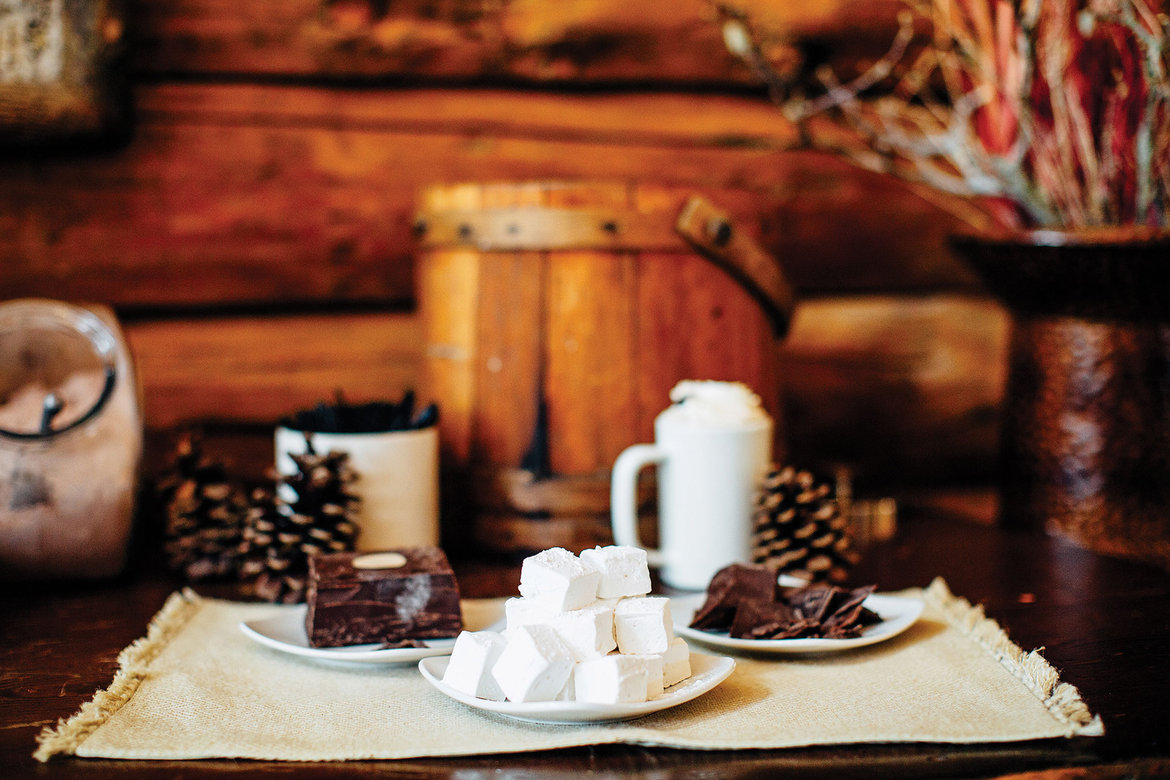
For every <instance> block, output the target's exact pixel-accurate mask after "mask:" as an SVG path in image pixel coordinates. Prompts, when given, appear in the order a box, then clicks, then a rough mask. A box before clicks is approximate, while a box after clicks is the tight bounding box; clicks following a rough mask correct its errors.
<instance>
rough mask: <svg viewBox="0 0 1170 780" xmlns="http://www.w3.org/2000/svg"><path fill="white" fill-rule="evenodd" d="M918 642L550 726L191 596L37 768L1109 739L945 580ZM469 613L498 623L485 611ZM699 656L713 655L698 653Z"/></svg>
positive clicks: (43, 740)
mask: <svg viewBox="0 0 1170 780" xmlns="http://www.w3.org/2000/svg"><path fill="white" fill-rule="evenodd" d="M912 593H914V594H915V595H920V596H921V597H922V598H923V599H924V601H925V603H926V609H925V610H924V612H923V616H922V618H921V619H920V620H919V621H918V623H916V624H915V625H914V626H912V627H911V628H910V629H909V630H908V631H906V632H905V633H904V634H902V635H901V636H898V637H896V638H894V639H892V640H889V641H887V642H884V643H882V644H879V645H874V646H871V647H869V648H864V649H861V650H857V651H851V652H848V653H838V654H832V655H826V656H820V657H795V656H784V657H772V658H758V657H757V658H748V657H742V656H741V657H739V658H737V667H736V669H735V672H734V673H733V674H732V675H731V677H730V678H728V679H727V680H726V681H724V682H723V683H722V684H721V685H720V686H718V687H717V688H715V689H714V690H712V691H711V692H709V693H707V694H706V695H704V696H701V697H699V698H698V699H695V700H693V701H691V702H688V703H686V704H683V705H681V706H678V707H676V708H673V709H670V710H665V711H662V712H659V713H655V714H653V715H649V716H646V717H644V718H640V719H638V720H632V721H625V722H621V723H607V724H590V725H542V724H532V723H525V722H520V721H515V720H511V719H508V718H504V717H502V716H498V715H493V714H489V713H482V712H479V711H476V710H472V709H470V708H468V707H465V706H464V705H462V704H459V703H458V702H454V701H451V700H449V699H447V698H446V697H445V696H443V695H442V694H441V693H439V692H438V691H436V690H434V689H433V688H431V686H430V685H428V684H427V682H426V681H425V680H424V679H423V678H422V676H421V675H420V674H419V672H418V669H417V668H416V667H415V665H413V664H409V665H404V666H364V667H359V666H345V667H341V666H337V665H324V664H320V663H316V662H314V661H312V660H310V659H304V658H298V657H295V656H292V655H288V654H284V653H281V652H279V651H276V650H272V649H268V648H265V647H262V646H260V645H258V644H256V643H255V642H253V641H251V640H250V639H248V638H247V637H246V636H244V635H243V634H242V633H241V632H240V630H239V627H238V624H239V622H240V621H241V620H247V619H252V618H255V617H258V616H262V615H266V614H271V613H272V611H273V610H277V609H287V607H276V606H272V605H257V604H241V603H236V602H227V601H218V600H212V599H204V598H201V597H199V596H198V595H196V594H194V593H192V592H189V591H188V592H184V593H176V594H174V595H172V596H171V598H170V599H169V600H168V602H167V604H166V606H165V607H164V608H163V609H162V610H161V611H160V612H159V614H158V615H157V616H156V617H155V618H154V620H153V621H152V623H151V626H150V628H149V630H148V633H147V635H146V636H145V637H143V638H142V639H140V640H138V641H137V642H135V643H134V644H132V645H131V646H130V647H128V648H126V649H125V650H124V651H123V652H122V655H121V657H120V658H119V665H120V668H119V670H118V672H117V673H116V675H115V677H114V681H113V683H112V684H111V686H110V687H109V688H108V689H106V690H104V691H99V692H98V693H97V694H96V696H95V697H94V699H93V700H92V701H90V702H87V703H86V704H85V705H84V706H83V707H82V709H81V711H80V712H79V713H77V714H76V715H74V716H73V717H72V718H70V719H68V720H67V721H62V722H61V723H59V724H58V726H57V728H55V729H46V730H45V732H44V733H42V734H41V736H40V739H39V742H40V747H39V749H38V750H37V752H36V755H37V757H38V758H39V759H41V760H46V759H48V758H50V757H51V756H53V755H58V754H75V755H78V756H90V757H102V758H136V759H190V758H211V757H222V758H255V759H276V760H295V761H319V760H345V759H378V758H407V757H420V756H455V755H469V754H486V753H507V752H520V751H531V750H545V749H550V748H557V747H568V746H576V745H591V744H601V743H619V742H620V743H631V744H639V745H659V746H668V747H677V748H705V749H738V748H783V747H795V746H804V745H817V744H830V743H842V744H843V743H864V742H943V743H974V742H1002V741H1017V740H1028V739H1039V738H1051V737H1070V736H1078V735H1100V734H1101V733H1103V729H1102V725H1101V722H1100V720H1099V719H1098V718H1097V717H1095V716H1093V715H1092V714H1091V713H1090V712H1089V710H1088V707H1087V706H1086V705H1085V703H1084V702H1083V701H1082V700H1081V697H1080V694H1079V693H1078V692H1077V690H1076V689H1075V688H1074V687H1072V686H1071V685H1068V684H1066V683H1062V682H1060V680H1059V676H1058V673H1057V671H1056V670H1055V669H1054V668H1053V667H1052V666H1051V665H1050V664H1048V663H1047V662H1046V661H1045V660H1044V659H1043V658H1042V657H1041V656H1040V655H1039V654H1038V653H1036V652H1031V653H1026V652H1024V651H1022V650H1021V649H1020V648H1019V647H1017V646H1016V645H1014V644H1013V643H1012V642H1011V640H1010V639H1009V638H1008V636H1007V635H1006V634H1005V633H1004V632H1003V630H1002V629H1001V628H1000V627H999V626H998V625H997V624H995V623H994V622H993V621H991V620H989V619H987V618H985V617H984V615H983V612H982V610H981V609H980V608H978V607H973V606H971V605H970V604H968V603H967V602H966V601H964V600H962V599H959V598H956V597H954V596H952V595H951V593H950V591H949V590H948V589H947V587H946V584H945V583H944V582H942V581H941V580H936V581H935V582H934V583H932V584H931V585H930V587H928V588H926V589H924V590H922V591H913V592H912ZM466 604H467V607H466V608H467V610H469V611H478V612H479V614H482V611H483V610H499V609H500V604H501V602H500V601H469V602H466ZM692 651H694V652H702V651H701V650H700V649H699V648H698V647H695V646H692Z"/></svg>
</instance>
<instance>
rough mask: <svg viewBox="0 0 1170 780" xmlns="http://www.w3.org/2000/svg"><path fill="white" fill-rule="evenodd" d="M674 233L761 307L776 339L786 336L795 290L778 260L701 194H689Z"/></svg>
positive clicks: (794, 303) (793, 304)
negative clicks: (726, 275) (722, 271)
mask: <svg viewBox="0 0 1170 780" xmlns="http://www.w3.org/2000/svg"><path fill="white" fill-rule="evenodd" d="M675 230H676V231H677V232H678V234H679V235H680V236H682V237H683V239H684V240H686V242H687V243H688V244H690V245H691V246H692V247H694V249H695V250H696V251H697V252H698V253H699V254H701V255H702V256H703V257H705V258H707V259H708V260H710V261H711V262H712V263H714V264H715V265H717V266H719V267H720V268H722V269H723V270H724V271H726V272H727V273H728V274H730V275H731V277H732V278H733V279H735V281H736V282H738V283H739V284H740V286H742V287H743V288H744V289H745V290H747V292H748V294H750V295H751V296H752V297H753V298H754V299H755V300H756V302H757V303H759V304H760V306H762V307H763V309H764V314H765V316H766V317H767V318H768V322H769V324H770V325H771V326H772V333H773V335H774V336H775V337H776V338H777V339H779V338H783V337H784V335H785V334H787V333H788V327H789V325H790V324H791V322H792V313H793V311H794V310H795V308H796V291H795V290H794V289H793V287H792V284H791V283H790V282H789V281H788V277H786V276H785V275H784V271H783V270H782V269H781V268H780V263H779V261H777V260H776V258H774V257H773V256H772V255H770V254H769V253H768V252H767V251H766V250H765V249H764V248H763V247H761V246H760V245H759V244H758V243H757V242H756V241H755V240H754V239H753V238H752V237H751V236H750V235H748V234H747V232H746V231H743V230H737V229H736V228H735V226H734V225H733V224H732V219H731V215H730V214H728V213H727V212H726V211H724V210H722V209H720V208H719V207H717V206H716V205H715V204H713V203H711V202H710V201H709V200H707V199H706V198H704V197H702V196H701V195H692V196H691V197H690V198H689V199H688V200H687V202H686V203H685V204H684V205H683V207H682V211H680V212H679V215H678V219H677V220H676V221H675Z"/></svg>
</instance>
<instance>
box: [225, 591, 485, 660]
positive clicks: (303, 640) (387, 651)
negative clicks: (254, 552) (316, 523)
mask: <svg viewBox="0 0 1170 780" xmlns="http://www.w3.org/2000/svg"><path fill="white" fill-rule="evenodd" d="M306 609H307V607H306V606H305V605H304V604H301V605H299V606H297V607H295V608H287V607H286V608H283V609H281V610H280V611H279V612H277V613H276V614H273V615H272V616H270V617H264V618H254V619H252V620H245V621H243V622H241V623H240V630H241V631H243V632H244V635H245V636H247V637H248V638H249V639H252V640H254V641H256V642H259V643H260V644H262V645H265V646H266V647H271V648H272V649H274V650H280V651H281V652H285V653H291V654H292V655H299V656H304V657H305V658H315V659H317V660H318V661H333V662H341V663H361V664H404V663H414V662H415V661H418V660H419V659H421V658H428V657H430V656H435V655H447V654H449V653H450V652H451V648H452V647H454V646H455V638H454V637H451V638H449V639H426V640H423V645H424V647H393V648H384V647H382V646H381V645H376V644H372V645H347V646H345V647H312V646H310V645H309V636H308V634H307V633H305V610H306ZM484 628H488V626H468V627H467V630H468V631H479V630H481V629H484Z"/></svg>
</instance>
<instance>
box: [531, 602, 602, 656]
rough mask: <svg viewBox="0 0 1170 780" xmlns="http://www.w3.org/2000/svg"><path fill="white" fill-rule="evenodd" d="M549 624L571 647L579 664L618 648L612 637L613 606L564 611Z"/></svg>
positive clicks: (597, 604) (598, 603) (595, 605)
mask: <svg viewBox="0 0 1170 780" xmlns="http://www.w3.org/2000/svg"><path fill="white" fill-rule="evenodd" d="M548 625H550V626H552V628H553V630H554V631H556V632H557V634H558V635H559V636H560V638H561V640H562V641H563V642H564V643H565V644H566V645H568V646H569V649H570V650H572V651H573V655H574V657H576V659H577V660H578V661H584V660H586V659H589V658H596V657H597V656H599V655H605V654H606V653H608V652H609V651H610V650H613V649H614V648H615V647H617V640H616V639H615V638H614V634H613V607H610V606H606V605H605V604H603V603H601V602H595V603H593V604H590V605H589V606H587V607H582V608H581V609H574V610H570V611H568V612H561V613H560V614H558V615H556V616H555V617H553V618H552V619H551V620H550V621H549V622H548Z"/></svg>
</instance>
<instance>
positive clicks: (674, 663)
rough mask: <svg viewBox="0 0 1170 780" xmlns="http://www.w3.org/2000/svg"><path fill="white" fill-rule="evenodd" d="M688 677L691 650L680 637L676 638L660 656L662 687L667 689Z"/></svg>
mask: <svg viewBox="0 0 1170 780" xmlns="http://www.w3.org/2000/svg"><path fill="white" fill-rule="evenodd" d="M690 676H691V649H690V648H689V647H687V643H686V641H685V640H684V639H683V638H682V637H681V636H676V637H675V638H674V639H672V640H670V647H668V648H667V649H666V652H665V653H663V654H662V686H663V687H664V688H669V687H670V686H672V685H675V684H677V683H680V682H682V681H683V680H685V679H687V678H688V677H690Z"/></svg>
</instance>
